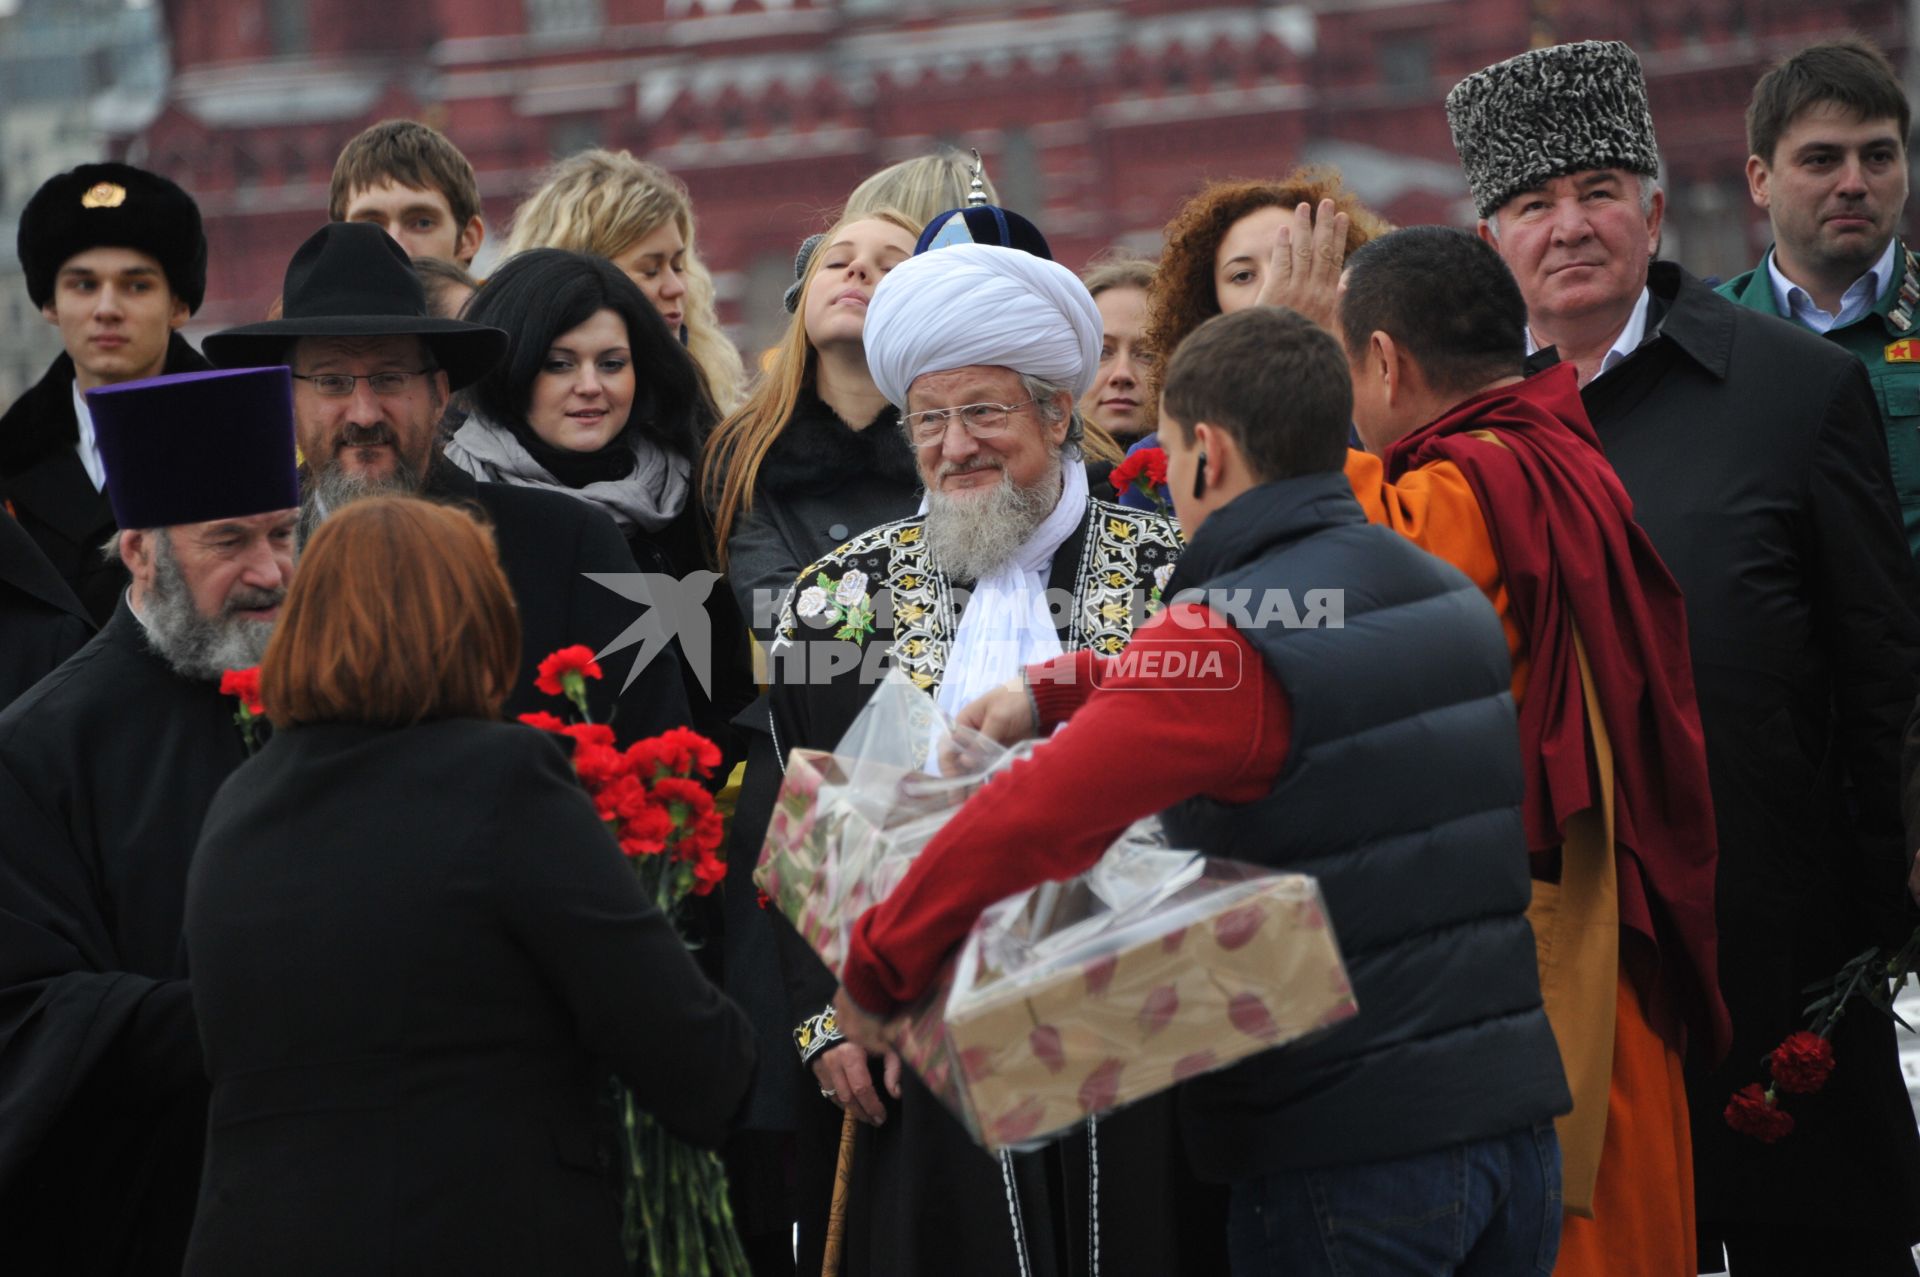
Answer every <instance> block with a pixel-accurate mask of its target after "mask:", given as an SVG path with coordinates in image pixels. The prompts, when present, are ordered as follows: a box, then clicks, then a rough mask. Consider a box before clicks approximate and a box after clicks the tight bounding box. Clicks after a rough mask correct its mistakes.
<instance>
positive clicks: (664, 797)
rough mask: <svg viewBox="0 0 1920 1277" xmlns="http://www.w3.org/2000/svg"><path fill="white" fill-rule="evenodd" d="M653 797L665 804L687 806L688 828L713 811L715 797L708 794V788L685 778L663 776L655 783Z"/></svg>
mask: <svg viewBox="0 0 1920 1277" xmlns="http://www.w3.org/2000/svg"><path fill="white" fill-rule="evenodd" d="M653 796H654V797H655V798H657V799H659V800H660V801H661V802H663V803H668V804H672V803H680V804H682V805H683V806H685V807H686V809H687V810H686V823H687V824H688V826H691V825H692V824H693V822H695V821H697V820H699V819H700V817H702V816H704V815H706V814H707V813H708V812H710V811H712V810H713V795H712V794H710V793H708V792H707V789H706V786H704V785H702V784H701V783H700V782H699V781H697V780H688V779H686V778H685V777H683V776H662V777H661V778H660V779H659V780H656V781H654V782H653Z"/></svg>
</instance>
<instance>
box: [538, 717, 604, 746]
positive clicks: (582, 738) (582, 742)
mask: <svg viewBox="0 0 1920 1277" xmlns="http://www.w3.org/2000/svg"><path fill="white" fill-rule="evenodd" d="M550 730H552V731H557V732H559V733H560V734H561V735H562V736H571V737H572V738H573V743H574V745H575V747H576V748H579V749H589V748H592V749H608V750H610V749H612V748H613V729H612V728H611V727H608V726H607V725H606V724H605V723H564V724H562V725H561V726H559V727H556V728H552V729H550Z"/></svg>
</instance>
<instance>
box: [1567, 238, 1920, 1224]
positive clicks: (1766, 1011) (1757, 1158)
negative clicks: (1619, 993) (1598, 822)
mask: <svg viewBox="0 0 1920 1277" xmlns="http://www.w3.org/2000/svg"><path fill="white" fill-rule="evenodd" d="M1649 284H1650V286H1651V289H1652V292H1653V304H1652V308H1651V313H1650V314H1649V317H1648V336H1647V339H1646V341H1645V343H1644V344H1642V345H1641V346H1640V347H1639V348H1638V349H1637V350H1636V351H1635V352H1634V353H1633V354H1631V355H1629V356H1628V357H1627V359H1626V360H1625V361H1624V362H1622V363H1621V364H1619V365H1618V366H1616V367H1615V368H1614V369H1613V370H1612V371H1610V372H1607V373H1603V374H1602V375H1600V376H1599V377H1597V378H1595V379H1594V380H1593V381H1592V382H1591V383H1590V384H1589V385H1588V386H1587V387H1586V389H1585V391H1584V392H1583V398H1584V399H1585V401H1586V406H1587V411H1588V412H1589V413H1590V414H1591V415H1592V418H1593V423H1594V425H1595V427H1596V428H1597V429H1598V431H1599V434H1600V439H1601V442H1602V443H1603V444H1604V446H1605V448H1606V451H1607V456H1608V459H1609V460H1611V461H1612V463H1613V466H1614V468H1615V470H1617V471H1618V472H1619V474H1620V478H1621V481H1622V482H1623V483H1624V484H1625V485H1626V488H1627V492H1628V494H1629V495H1630V496H1631V497H1632V498H1633V504H1634V515H1635V517H1636V518H1637V519H1638V520H1639V521H1640V524H1641V525H1642V526H1643V527H1644V528H1646V530H1647V534H1648V536H1650V537H1651V538H1652V540H1653V544H1654V547H1655V548H1656V549H1657V550H1659V552H1660V556H1661V558H1662V559H1664V560H1665V561H1666V564H1667V566H1668V568H1670V569H1671V570H1672V572H1673V575H1674V577H1675V579H1676V580H1677V581H1678V582H1679V583H1680V588H1681V590H1682V591H1683V592H1684V593H1685V595H1686V599H1687V623H1688V628H1689V634H1690V641H1691V646H1692V652H1693V668H1694V679H1695V682H1696V685H1697V687H1698V691H1699V698H1700V718H1701V722H1702V724H1703V726H1704V727H1705V729H1706V743H1707V766H1708V773H1709V782H1710V784H1711V785H1712V788H1713V800H1714V814H1715V819H1716V821H1717V823H1718V827H1719V838H1720V862H1719V874H1718V880H1717V901H1716V909H1715V915H1716V920H1717V922H1718V925H1719V933H1720V979H1721V988H1722V991H1723V992H1724V994H1725V995H1726V1000H1727V1008H1728V1010H1729V1011H1730V1012H1731V1013H1732V1017H1733V1032H1734V1039H1733V1046H1732V1049H1731V1051H1730V1052H1729V1054H1728V1056H1727V1058H1726V1059H1725V1060H1724V1061H1721V1062H1719V1063H1718V1065H1717V1066H1715V1065H1714V1064H1712V1063H1711V1062H1708V1061H1704V1060H1700V1059H1697V1058H1696V1059H1694V1060H1693V1061H1691V1066H1690V1069H1689V1094H1688V1100H1689V1106H1690V1108H1691V1110H1692V1117H1693V1147H1694V1165H1695V1169H1696V1185H1697V1196H1698V1200H1699V1218H1700V1220H1701V1222H1702V1224H1703V1226H1704V1225H1708V1224H1712V1223H1716V1222H1745V1223H1771V1222H1775V1221H1778V1220H1782V1219H1789V1218H1791V1219H1805V1220H1810V1221H1814V1222H1816V1223H1818V1225H1819V1226H1821V1227H1826V1228H1842V1229H1844V1228H1852V1227H1871V1228H1873V1229H1875V1230H1878V1231H1880V1232H1883V1233H1884V1232H1887V1231H1890V1230H1899V1231H1900V1232H1901V1235H1902V1236H1905V1237H1907V1238H1908V1239H1910V1240H1920V1138H1916V1136H1915V1133H1914V1119H1913V1111H1912V1108H1911V1106H1910V1103H1909V1101H1908V1098H1907V1091H1906V1087H1905V1085H1904V1083H1903V1081H1902V1079H1901V1076H1900V1068H1899V1062H1898V1059H1897V1056H1896V1054H1895V1049H1894V1039H1893V1030H1892V1027H1891V1026H1890V1025H1889V1024H1888V1023H1887V1022H1886V1021H1885V1020H1884V1019H1883V1018H1881V1017H1879V1016H1877V1015H1874V1014H1872V1013H1870V1012H1865V1011H1861V1012H1857V1013H1855V1014H1851V1015H1848V1016H1847V1017H1846V1018H1845V1019H1844V1020H1842V1021H1841V1023H1840V1027H1839V1030H1838V1033H1837V1035H1836V1037H1835V1039H1834V1049H1835V1052H1836V1054H1837V1056H1838V1058H1839V1067H1838V1069H1837V1070H1836V1071H1835V1073H1834V1075H1833V1079H1832V1081H1831V1082H1830V1083H1829V1084H1828V1085H1827V1088H1826V1090H1825V1091H1824V1092H1823V1093H1821V1094H1820V1095H1817V1096H1810V1097H1805V1098H1804V1099H1803V1098H1800V1097H1795V1098H1794V1099H1793V1100H1792V1101H1791V1110H1792V1112H1793V1114H1794V1117H1795V1121H1796V1122H1797V1126H1796V1128H1795V1130H1794V1133H1793V1135H1792V1136H1791V1137H1790V1138H1788V1139H1785V1140H1782V1141H1780V1142H1779V1143H1777V1144H1773V1145H1762V1144H1760V1143H1758V1142H1756V1141H1754V1140H1752V1139H1750V1138H1748V1137H1746V1136H1741V1135H1737V1134H1735V1133H1734V1132H1733V1131H1731V1130H1730V1129H1729V1128H1728V1127H1727V1125H1726V1123H1725V1122H1724V1121H1723V1120H1722V1118H1721V1111H1722V1110H1723V1109H1724V1108H1725V1107H1726V1104H1727V1100H1728V1097H1729V1096H1730V1095H1731V1094H1732V1093H1733V1091H1735V1090H1736V1089H1737V1088H1739V1087H1740V1086H1743V1085H1745V1084H1746V1083H1749V1082H1764V1081H1765V1079H1766V1074H1765V1072H1764V1066H1763V1064H1762V1058H1761V1057H1762V1056H1763V1055H1764V1054H1765V1053H1766V1052H1767V1051H1769V1050H1771V1049H1772V1048H1773V1047H1774V1046H1775V1045H1777V1044H1778V1043H1779V1042H1780V1040H1781V1039H1782V1038H1783V1037H1785V1036H1786V1034H1787V1033H1789V1032H1791V1031H1792V1030H1794V1029H1797V1028H1803V1027H1805V1017H1804V1016H1803V1014H1802V1008H1803V1006H1804V1005H1805V1003H1806V1001H1807V997H1806V995H1805V994H1804V993H1803V992H1802V989H1803V986H1805V985H1807V984H1808V983H1810V982H1812V981H1815V980H1819V979H1824V978H1825V977H1827V976H1830V975H1831V974H1832V973H1833V972H1834V971H1835V970H1836V969H1837V968H1838V967H1839V966H1840V965H1841V964H1842V963H1843V962H1844V961H1845V960H1846V959H1848V958H1850V957H1852V956H1853V955H1854V954H1856V953H1859V952H1860V951H1862V950H1864V949H1866V948H1868V947H1869V946H1871V945H1873V944H1876V943H1883V942H1885V941H1888V940H1891V939H1898V938H1904V936H1905V935H1907V934H1909V933H1910V932H1911V930H1912V924H1913V918H1912V916H1911V911H1910V907H1909V905H1908V903H1907V896H1906V887H1905V882H1906V862H1907V857H1906V854H1905V849H1904V840H1903V838H1902V834H1901V828H1900V804H1899V781H1900V770H1899V768H1900V745H1901V733H1902V730H1903V728H1904V726H1905V722H1906V717H1907V714H1908V711H1909V710H1910V709H1911V708H1912V706H1913V704H1914V697H1915V692H1916V690H1920V688H1917V687H1916V679H1917V677H1920V614H1917V613H1916V599H1917V598H1920V584H1917V583H1916V580H1915V572H1914V565H1913V560H1912V558H1911V557H1910V556H1909V554H1908V553H1907V546H1906V540H1905V537H1904V535H1903V533H1902V531H1901V525H1900V514H1899V507H1898V504H1897V503H1896V501H1895V499H1894V493H1893V486H1892V480H1891V478H1890V477H1889V472H1888V463H1887V450H1886V444H1885V441H1884V439H1883V437H1882V434H1881V428H1880V420H1879V415H1878V411H1877V409H1876V407H1875V403H1874V397H1873V392H1872V389H1871V388H1870V386H1869V384H1868V381H1867V375H1866V371H1865V370H1864V369H1863V368H1862V367H1861V365H1860V362H1859V361H1858V360H1857V359H1855V358H1854V357H1853V356H1852V355H1850V354H1848V353H1847V352H1846V351H1844V350H1841V349H1839V348H1838V347H1836V346H1833V345H1832V344H1830V343H1828V342H1825V341H1823V340H1821V339H1820V338H1819V337H1816V336H1814V335H1813V334H1811V333H1808V332H1805V331H1803V330H1801V329H1799V328H1796V327H1794V326H1793V325H1791V324H1788V323H1786V322H1784V321H1782V320H1779V319H1775V318H1772V317H1770V316H1764V315H1760V314H1757V313H1755V312H1752V311H1747V310H1742V309H1741V308H1739V307H1738V306H1735V305H1734V304H1733V303H1732V302H1729V301H1726V300H1723V299H1722V298H1719V297H1716V296H1715V295H1714V294H1713V293H1712V291H1711V290H1709V289H1708V288H1707V287H1706V286H1705V285H1703V284H1701V283H1699V282H1698V281H1697V280H1695V279H1694V278H1693V277H1692V276H1690V275H1687V274H1686V273H1685V272H1683V271H1681V270H1680V269H1679V268H1678V267H1676V266H1673V265H1671V264H1669V263H1664V262H1662V263H1656V264H1655V265H1654V267H1653V269H1652V271H1651V273H1650V275H1649Z"/></svg>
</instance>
